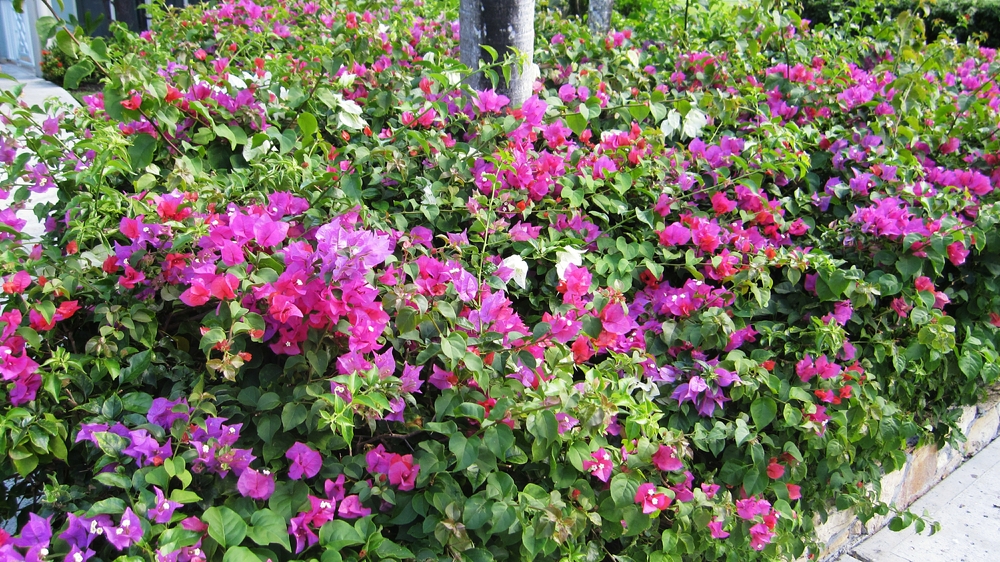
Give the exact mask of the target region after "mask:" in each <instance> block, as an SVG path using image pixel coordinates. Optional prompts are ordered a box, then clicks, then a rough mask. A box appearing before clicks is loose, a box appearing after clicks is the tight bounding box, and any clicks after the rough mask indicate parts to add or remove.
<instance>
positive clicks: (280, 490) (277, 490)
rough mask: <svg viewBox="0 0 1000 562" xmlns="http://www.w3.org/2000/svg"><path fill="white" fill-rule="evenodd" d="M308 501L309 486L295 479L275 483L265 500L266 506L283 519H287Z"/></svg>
mask: <svg viewBox="0 0 1000 562" xmlns="http://www.w3.org/2000/svg"><path fill="white" fill-rule="evenodd" d="M308 502H309V487H308V486H306V485H305V483H303V482H300V481H297V480H296V481H286V482H278V483H277V484H275V486H274V493H273V494H271V497H270V499H268V500H267V506H268V507H269V508H271V510H272V511H274V512H275V513H277V514H278V515H280V516H281V517H282V518H283V519H285V520H288V519H291V518H292V516H294V515H295V514H296V513H298V512H299V509H300V508H301V507H302V506H303V505H305V504H307V503H308Z"/></svg>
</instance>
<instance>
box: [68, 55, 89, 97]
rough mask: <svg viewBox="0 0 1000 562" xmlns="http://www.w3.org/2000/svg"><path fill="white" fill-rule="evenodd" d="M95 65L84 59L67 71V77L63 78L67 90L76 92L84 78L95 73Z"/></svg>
mask: <svg viewBox="0 0 1000 562" xmlns="http://www.w3.org/2000/svg"><path fill="white" fill-rule="evenodd" d="M94 68H96V67H95V66H94V63H92V62H90V59H83V60H82V61H80V62H78V63H76V64H74V65H73V66H71V67H69V68H67V69H66V75H65V76H63V87H64V88H66V89H67V90H75V89H77V88H79V87H80V82H82V81H83V79H84V78H86V77H88V76H90V74H91V73H92V72H94Z"/></svg>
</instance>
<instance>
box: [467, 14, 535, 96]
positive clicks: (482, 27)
mask: <svg viewBox="0 0 1000 562" xmlns="http://www.w3.org/2000/svg"><path fill="white" fill-rule="evenodd" d="M459 27H460V35H461V44H460V48H461V51H462V63H463V64H465V65H466V66H468V67H469V68H471V69H477V68H479V61H481V60H483V61H486V62H487V63H489V62H490V60H491V59H490V55H489V54H488V53H487V52H486V50H484V49H482V48H481V46H482V45H488V46H489V47H492V48H493V49H495V50H496V52H497V55H498V56H499V57H500V60H501V61H502V60H503V58H504V57H506V56H508V55H510V56H514V54H515V52H517V53H521V54H522V55H524V56H525V57H526V59H527V64H526V65H525V67H524V68H521V67H520V66H519V65H516V64H515V65H514V66H513V67H512V68H511V72H510V83H509V84H507V83H505V82H504V79H503V74H502V73H501V72H499V69H498V72H497V73H498V74H500V84H498V87H497V93H500V94H503V95H505V96H507V97H508V98H510V101H511V105H513V106H519V105H521V104H522V103H524V100H526V99H528V97H529V96H530V95H531V85H532V84H533V83H534V81H535V78H536V77H537V75H538V70H537V68H536V67H535V65H534V64H533V63H532V54H533V52H534V50H535V0H461V2H460V3H459ZM469 81H470V83H471V85H472V87H473V88H475V89H477V90H485V89H489V88H490V87H491V84H490V80H489V78H488V77H487V76H486V75H485V74H483V73H481V72H480V73H476V74H474V75H473V76H472V77H471V78H470V79H469Z"/></svg>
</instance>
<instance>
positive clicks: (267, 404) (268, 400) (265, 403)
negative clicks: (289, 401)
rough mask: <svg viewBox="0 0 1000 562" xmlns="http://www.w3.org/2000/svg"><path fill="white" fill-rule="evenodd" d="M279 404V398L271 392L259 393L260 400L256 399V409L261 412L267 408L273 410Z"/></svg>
mask: <svg viewBox="0 0 1000 562" xmlns="http://www.w3.org/2000/svg"><path fill="white" fill-rule="evenodd" d="M278 404H281V398H279V397H278V395H277V394H275V393H273V392H265V393H264V394H262V395H261V397H260V400H258V401H257V410H259V411H261V412H266V411H268V410H273V409H274V408H277V407H278Z"/></svg>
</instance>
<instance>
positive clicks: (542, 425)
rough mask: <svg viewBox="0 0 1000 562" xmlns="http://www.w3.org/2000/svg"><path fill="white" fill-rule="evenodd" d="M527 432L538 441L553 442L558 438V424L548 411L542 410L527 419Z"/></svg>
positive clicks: (554, 416) (552, 414) (553, 415)
mask: <svg viewBox="0 0 1000 562" xmlns="http://www.w3.org/2000/svg"><path fill="white" fill-rule="evenodd" d="M528 431H529V432H531V434H532V435H534V436H535V437H536V438H538V439H542V440H545V441H554V440H555V439H556V437H558V436H559V422H558V421H557V420H556V415H555V414H554V413H552V412H551V411H550V410H542V411H541V412H537V413H535V414H532V415H531V416H530V417H528Z"/></svg>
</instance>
